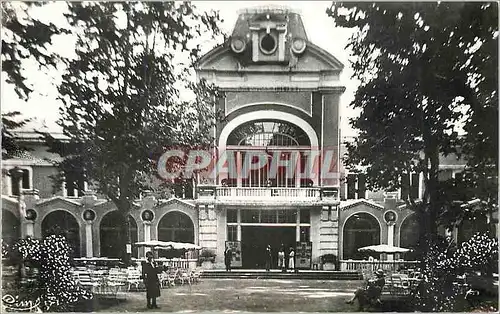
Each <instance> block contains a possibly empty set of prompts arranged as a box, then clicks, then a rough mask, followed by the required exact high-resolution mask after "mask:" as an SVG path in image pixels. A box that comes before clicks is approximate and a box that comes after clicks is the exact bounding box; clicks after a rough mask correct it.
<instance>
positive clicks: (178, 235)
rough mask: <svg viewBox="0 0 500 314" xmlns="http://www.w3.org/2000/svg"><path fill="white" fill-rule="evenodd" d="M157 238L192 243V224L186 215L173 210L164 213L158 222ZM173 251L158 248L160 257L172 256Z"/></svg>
mask: <svg viewBox="0 0 500 314" xmlns="http://www.w3.org/2000/svg"><path fill="white" fill-rule="evenodd" d="M158 240H160V241H174V242H186V243H194V225H193V222H192V221H191V218H189V216H188V215H186V214H184V213H181V212H178V211H173V212H169V213H167V214H165V216H163V218H162V219H161V220H160V222H159V223H158ZM174 253H175V252H169V251H162V250H160V252H159V256H161V257H169V258H170V257H174V256H176V255H175V254H174Z"/></svg>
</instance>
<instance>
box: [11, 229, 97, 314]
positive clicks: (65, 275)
mask: <svg viewBox="0 0 500 314" xmlns="http://www.w3.org/2000/svg"><path fill="white" fill-rule="evenodd" d="M69 250H70V247H69V245H68V242H67V241H66V238H64V236H61V235H49V236H47V237H45V238H44V239H43V240H38V239H32V238H27V239H22V240H20V241H19V242H17V243H16V244H15V245H14V246H13V247H12V254H13V256H16V257H17V258H18V260H19V261H20V262H21V263H24V264H29V265H30V266H31V267H33V268H37V269H38V270H39V271H38V274H37V276H38V278H37V285H36V287H35V289H36V291H29V292H28V293H29V294H28V297H30V298H38V299H39V300H40V301H41V303H40V306H41V309H42V310H43V311H53V312H59V311H68V310H69V309H70V308H71V306H72V305H73V304H75V303H77V302H79V301H81V300H85V299H91V298H92V294H91V293H90V292H88V291H86V290H85V289H83V288H82V287H81V286H80V285H78V283H77V282H76V281H75V280H74V279H73V277H72V276H71V275H70V273H69V271H70V264H69ZM18 289H19V291H17V293H19V294H20V295H23V294H24V295H26V294H27V292H26V291H23V288H22V287H18Z"/></svg>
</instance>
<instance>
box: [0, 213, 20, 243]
mask: <svg viewBox="0 0 500 314" xmlns="http://www.w3.org/2000/svg"><path fill="white" fill-rule="evenodd" d="M20 238H21V223H20V222H19V219H18V218H17V217H16V216H15V215H14V214H13V213H11V212H10V211H8V210H4V211H2V241H3V242H4V243H6V244H8V245H12V244H14V243H16V242H17V240H19V239H20Z"/></svg>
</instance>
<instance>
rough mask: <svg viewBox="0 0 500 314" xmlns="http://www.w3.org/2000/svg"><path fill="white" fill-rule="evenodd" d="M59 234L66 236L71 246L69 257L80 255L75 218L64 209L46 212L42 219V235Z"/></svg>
mask: <svg viewBox="0 0 500 314" xmlns="http://www.w3.org/2000/svg"><path fill="white" fill-rule="evenodd" d="M51 234H61V235H63V236H64V237H66V240H67V241H68V244H69V246H70V248H71V251H70V253H69V255H70V256H71V257H80V256H81V252H80V226H79V225H78V222H77V221H76V218H75V217H74V216H73V215H71V214H70V213H68V212H66V211H64V210H56V211H53V212H52V213H50V214H48V215H47V216H46V217H45V218H44V219H43V221H42V237H46V236H48V235H51Z"/></svg>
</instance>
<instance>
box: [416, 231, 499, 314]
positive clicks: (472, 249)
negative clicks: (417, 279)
mask: <svg viewBox="0 0 500 314" xmlns="http://www.w3.org/2000/svg"><path fill="white" fill-rule="evenodd" d="M428 245H429V247H430V249H429V250H428V252H427V254H426V256H425V258H424V260H423V263H424V265H426V267H425V268H424V269H423V270H422V273H423V282H422V283H421V285H420V288H419V290H418V291H417V294H416V296H415V305H416V307H417V308H416V309H417V310H420V311H432V312H437V311H440V312H441V311H463V310H468V309H464V308H460V306H463V302H460V301H462V300H463V299H464V297H465V295H464V293H465V291H464V290H463V289H460V286H459V285H458V284H455V283H457V282H460V281H461V280H460V279H459V278H464V277H465V278H467V276H469V275H471V274H473V273H475V272H477V271H481V272H483V275H486V276H488V274H490V275H491V273H492V272H493V271H495V270H496V271H498V240H497V239H495V238H494V237H491V236H489V235H487V234H484V233H476V234H475V235H474V236H473V237H472V238H471V239H470V240H468V241H466V242H463V243H462V244H461V245H460V246H459V247H458V248H457V247H456V246H455V244H453V243H452V242H450V241H449V240H446V239H443V238H440V239H438V240H436V241H434V242H432V243H428ZM490 277H491V276H490ZM490 280H492V279H491V278H490Z"/></svg>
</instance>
